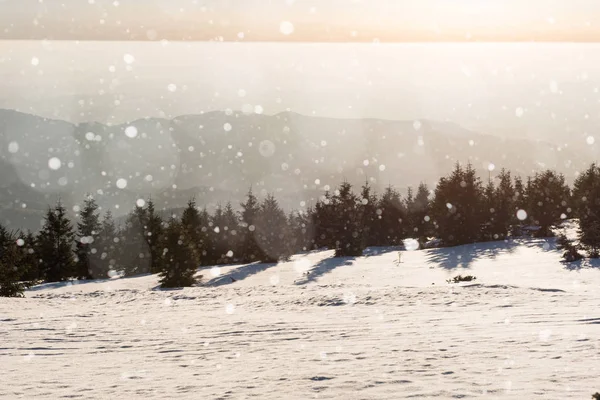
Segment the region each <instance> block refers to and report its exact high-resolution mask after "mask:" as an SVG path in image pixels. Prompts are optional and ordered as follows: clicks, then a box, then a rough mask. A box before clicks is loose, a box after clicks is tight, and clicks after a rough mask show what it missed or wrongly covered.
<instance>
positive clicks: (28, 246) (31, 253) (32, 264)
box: [19, 231, 40, 282]
mask: <svg viewBox="0 0 600 400" xmlns="http://www.w3.org/2000/svg"><path fill="white" fill-rule="evenodd" d="M19 239H20V240H21V241H20V243H21V245H20V246H19V248H20V250H21V253H22V254H21V257H20V266H19V269H20V272H21V276H20V278H19V280H20V281H23V282H37V281H39V280H40V270H39V260H38V259H37V256H36V254H35V248H36V242H35V236H34V235H33V233H32V232H31V231H27V233H25V234H24V233H20V234H19Z"/></svg>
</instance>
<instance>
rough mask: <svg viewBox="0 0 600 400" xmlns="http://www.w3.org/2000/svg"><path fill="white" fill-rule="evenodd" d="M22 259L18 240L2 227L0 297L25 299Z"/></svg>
mask: <svg viewBox="0 0 600 400" xmlns="http://www.w3.org/2000/svg"><path fill="white" fill-rule="evenodd" d="M22 259H23V253H22V251H21V249H19V246H18V245H17V238H16V237H15V235H13V234H11V233H9V232H8V231H7V230H6V229H5V228H4V227H3V226H1V225H0V297H23V292H24V290H25V288H26V285H25V284H24V283H23V282H21V281H20V278H21V276H22V275H23V265H22Z"/></svg>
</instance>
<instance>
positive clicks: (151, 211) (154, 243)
mask: <svg viewBox="0 0 600 400" xmlns="http://www.w3.org/2000/svg"><path fill="white" fill-rule="evenodd" d="M162 233H163V220H162V218H161V217H160V215H158V214H157V212H156V209H155V208H154V202H153V201H152V199H148V201H147V202H146V226H145V235H144V239H145V240H146V243H147V244H148V249H149V250H150V273H152V274H156V273H158V272H160V271H161V262H162V249H161V248H160V241H161V236H162Z"/></svg>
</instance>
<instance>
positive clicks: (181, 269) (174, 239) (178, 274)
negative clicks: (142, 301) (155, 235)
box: [159, 218, 197, 288]
mask: <svg viewBox="0 0 600 400" xmlns="http://www.w3.org/2000/svg"><path fill="white" fill-rule="evenodd" d="M188 239H189V238H186V237H185V233H184V228H183V226H182V225H181V223H180V222H178V221H177V220H176V219H174V218H173V219H171V221H170V222H169V224H168V225H167V227H166V229H165V230H164V232H163V236H162V245H163V247H164V249H163V257H162V258H163V262H162V264H161V270H160V274H159V276H160V285H161V287H163V288H174V287H186V286H193V285H194V284H195V283H196V279H195V278H194V275H195V274H196V268H197V264H196V262H195V260H194V258H195V256H194V251H195V250H194V249H193V248H192V246H191V244H190V242H189V240H188Z"/></svg>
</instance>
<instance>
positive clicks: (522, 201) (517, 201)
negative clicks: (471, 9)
mask: <svg viewBox="0 0 600 400" xmlns="http://www.w3.org/2000/svg"><path fill="white" fill-rule="evenodd" d="M525 190H526V189H525V186H523V180H522V179H521V177H518V176H517V177H516V178H515V192H514V193H515V194H514V196H513V210H512V218H511V223H512V235H513V236H521V235H522V234H523V221H521V220H520V219H519V218H518V217H517V213H518V212H519V210H525V209H526V208H527V199H526V193H525Z"/></svg>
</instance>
